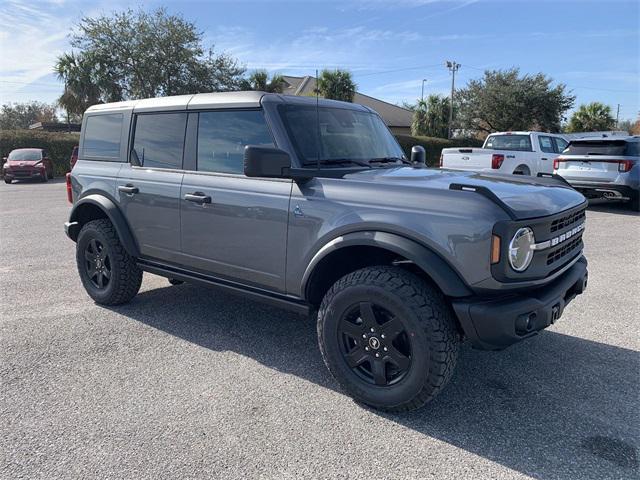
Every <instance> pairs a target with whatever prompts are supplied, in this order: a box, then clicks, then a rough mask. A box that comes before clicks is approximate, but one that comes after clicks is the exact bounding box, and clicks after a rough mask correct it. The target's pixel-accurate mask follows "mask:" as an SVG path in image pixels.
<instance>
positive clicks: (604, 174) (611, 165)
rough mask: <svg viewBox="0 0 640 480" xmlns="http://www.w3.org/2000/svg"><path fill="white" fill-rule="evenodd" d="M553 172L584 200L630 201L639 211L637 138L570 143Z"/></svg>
mask: <svg viewBox="0 0 640 480" xmlns="http://www.w3.org/2000/svg"><path fill="white" fill-rule="evenodd" d="M553 168H554V172H555V173H557V174H558V175H560V176H562V177H563V178H564V179H565V180H567V181H568V182H569V183H570V184H571V185H572V186H573V188H575V189H576V190H578V191H579V192H581V193H582V194H583V195H584V196H585V197H587V198H603V199H606V200H614V201H624V202H630V203H631V204H632V206H633V208H634V209H635V210H640V136H638V135H636V136H634V137H615V138H610V137H607V138H603V137H600V138H583V139H579V140H571V141H570V142H569V146H568V147H567V149H566V150H565V151H564V152H563V153H562V155H560V156H559V157H558V158H556V159H555V160H554V161H553Z"/></svg>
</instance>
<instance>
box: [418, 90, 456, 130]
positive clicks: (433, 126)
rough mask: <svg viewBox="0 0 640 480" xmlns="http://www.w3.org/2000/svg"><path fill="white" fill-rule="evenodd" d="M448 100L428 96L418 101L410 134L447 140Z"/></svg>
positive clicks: (436, 96) (441, 97)
mask: <svg viewBox="0 0 640 480" xmlns="http://www.w3.org/2000/svg"><path fill="white" fill-rule="evenodd" d="M449 104H450V102H449V99H448V98H446V97H443V96H440V95H429V96H428V97H427V99H426V100H419V101H418V105H417V106H416V109H415V110H414V112H413V122H412V123H411V133H412V134H413V135H417V136H427V137H439V138H447V136H448V130H447V128H448V125H449Z"/></svg>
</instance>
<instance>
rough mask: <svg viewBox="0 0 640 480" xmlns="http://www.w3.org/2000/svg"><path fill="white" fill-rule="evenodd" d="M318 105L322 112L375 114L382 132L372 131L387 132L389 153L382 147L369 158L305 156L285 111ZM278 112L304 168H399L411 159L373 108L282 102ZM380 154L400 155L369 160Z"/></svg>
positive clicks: (306, 108) (378, 156) (385, 133)
mask: <svg viewBox="0 0 640 480" xmlns="http://www.w3.org/2000/svg"><path fill="white" fill-rule="evenodd" d="M316 108H318V109H319V110H320V111H321V112H322V111H327V110H343V111H345V112H352V113H353V114H355V115H370V116H372V117H374V121H375V122H377V126H378V127H379V128H380V132H375V131H374V132H373V133H374V134H376V135H379V134H380V133H381V132H384V135H386V136H387V137H386V144H385V146H384V147H383V149H385V150H388V151H387V152H386V153H387V154H386V155H385V154H384V153H385V152H383V151H382V149H381V151H378V152H376V155H372V156H366V157H360V156H358V157H355V156H354V157H352V158H351V157H348V156H345V155H340V156H334V157H331V156H326V155H324V157H325V158H317V156H313V157H307V156H305V154H304V153H303V151H302V148H301V146H300V144H299V140H300V139H299V138H298V136H297V135H296V133H295V132H294V131H293V129H292V126H291V124H290V122H289V118H288V117H287V112H286V110H287V109H301V110H316ZM277 114H278V117H279V121H280V123H281V124H282V126H283V127H284V130H285V132H286V134H287V137H288V140H289V143H290V144H291V146H292V147H293V150H294V151H295V154H296V156H297V158H298V162H299V164H300V166H301V167H303V168H309V167H315V166H316V165H320V167H321V168H326V169H333V168H339V169H345V168H348V169H357V170H362V169H369V168H389V167H397V166H399V165H402V164H404V163H409V160H408V159H407V157H406V155H405V154H404V151H403V150H402V147H401V146H400V144H399V143H398V140H397V139H396V138H395V136H394V135H393V133H392V132H391V130H389V127H388V126H387V125H386V123H385V122H384V120H383V119H382V118H381V117H380V115H378V114H377V113H376V112H374V111H371V110H368V109H358V108H350V107H341V106H336V105H326V104H324V105H323V104H320V105H319V106H318V107H317V106H316V105H313V104H288V103H283V104H279V105H278V106H277ZM316 125H317V123H316V122H311V125H310V128H313V129H316ZM384 141H385V139H382V142H383V143H384ZM394 150H395V151H394ZM381 157H384V158H389V157H390V158H397V159H398V161H395V162H394V161H389V162H380V161H378V162H372V163H369V162H370V161H371V160H376V159H377V160H379V159H380V158H381ZM339 160H343V161H342V162H340V161H339ZM350 161H352V162H353V163H350ZM363 163H366V165H363Z"/></svg>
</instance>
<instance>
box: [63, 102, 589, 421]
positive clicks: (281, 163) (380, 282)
mask: <svg viewBox="0 0 640 480" xmlns="http://www.w3.org/2000/svg"><path fill="white" fill-rule="evenodd" d="M411 157H412V158H411V159H407V158H406V157H405V155H404V154H403V152H402V150H401V148H400V147H399V145H398V143H397V142H396V140H395V138H394V137H393V136H392V135H391V133H390V132H389V130H388V129H387V127H386V125H385V124H384V122H383V121H382V119H381V118H380V117H379V116H378V115H377V114H376V113H375V112H374V111H372V110H370V109H368V108H366V107H363V106H361V105H355V104H349V103H342V102H335V101H330V100H317V99H313V98H300V97H290V96H282V95H277V94H264V93H260V92H230V93H213V94H197V95H186V96H179V97H169V98H158V99H148V100H139V101H128V102H121V103H115V104H105V105H97V106H94V107H91V108H90V109H89V110H87V112H86V114H85V115H84V118H83V124H82V136H81V140H80V149H79V154H78V161H77V163H76V165H75V167H74V168H73V171H72V173H71V174H70V175H69V176H68V184H67V187H68V194H69V199H70V201H71V202H72V203H73V208H72V210H71V214H70V218H69V221H68V222H67V223H66V224H65V229H66V232H67V235H68V236H69V237H70V238H71V239H72V240H73V241H75V242H76V243H77V254H76V260H77V266H78V271H79V274H80V278H81V280H82V283H83V285H84V287H85V288H86V290H87V292H88V294H89V295H90V296H91V298H93V299H94V300H95V301H96V302H97V303H99V304H103V305H114V304H121V303H124V302H128V301H130V300H131V299H132V298H133V297H134V296H135V295H136V293H137V292H138V289H139V288H140V284H141V282H142V275H143V272H144V271H146V272H150V273H154V274H157V275H162V276H165V277H167V278H169V279H170V280H171V281H172V283H178V282H190V283H198V284H204V285H210V286H215V287H218V288H222V289H224V290H227V291H230V292H235V293H239V294H242V295H245V296H247V297H249V298H251V299H256V300H261V301H266V302H270V303H271V304H274V305H276V306H280V307H284V308H288V309H291V310H293V311H295V312H298V313H301V314H306V315H308V314H311V313H314V314H316V315H317V326H318V338H319V345H320V350H321V352H322V356H323V358H324V361H325V363H326V365H327V367H328V368H329V370H330V371H331V373H332V374H333V375H334V376H335V378H336V380H337V381H338V382H339V383H340V385H341V386H342V387H343V388H344V390H345V391H346V392H348V393H349V394H350V395H351V396H352V397H354V398H355V399H357V400H358V401H360V402H363V403H365V404H368V405H370V406H373V407H375V408H379V409H383V410H387V411H396V412H397V411H406V410H410V409H413V408H417V407H420V406H421V405H423V404H425V403H427V402H428V401H430V400H431V399H432V398H433V397H434V396H435V395H436V394H437V393H438V392H439V391H440V390H441V389H442V388H443V387H444V385H445V384H446V383H447V382H448V381H449V379H450V378H451V375H452V373H453V370H454V367H455V364H456V357H457V354H458V347H459V344H460V342H461V340H462V339H464V338H466V339H468V340H469V341H470V342H472V343H473V345H474V346H475V347H477V348H481V349H489V350H499V349H502V348H505V347H507V346H508V345H511V344H513V343H515V342H517V341H520V340H523V339H526V338H528V337H531V336H532V335H534V334H536V333H537V332H538V331H540V330H542V329H544V328H546V327H548V326H549V325H551V324H552V323H553V322H555V321H556V320H557V319H558V318H559V317H560V315H561V314H562V312H563V310H564V308H565V306H566V305H567V304H568V303H569V302H570V301H571V300H572V299H573V298H574V297H575V296H576V295H579V294H581V293H582V292H583V291H584V289H585V287H586V283H587V262H586V260H585V258H584V256H583V255H582V250H583V243H582V233H583V230H584V225H585V208H586V201H585V198H584V197H583V196H582V195H581V194H580V193H578V192H576V191H575V190H573V189H572V188H570V187H568V186H567V185H566V184H565V183H563V182H562V181H560V180H559V179H557V178H553V176H552V175H550V174H546V175H545V176H544V177H539V178H533V179H531V178H523V177H514V176H503V175H498V174H487V173H482V174H480V173H469V172H450V171H443V170H438V169H428V168H426V167H425V164H424V150H422V149H421V148H420V147H414V150H413V151H412V155H411ZM230 328H232V327H230Z"/></svg>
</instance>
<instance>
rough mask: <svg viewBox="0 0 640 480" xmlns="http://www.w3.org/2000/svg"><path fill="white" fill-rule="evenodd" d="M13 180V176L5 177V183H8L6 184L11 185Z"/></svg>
mask: <svg viewBox="0 0 640 480" xmlns="http://www.w3.org/2000/svg"><path fill="white" fill-rule="evenodd" d="M11 181H12V179H11V178H5V179H4V183H6V184H8V185H11Z"/></svg>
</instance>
